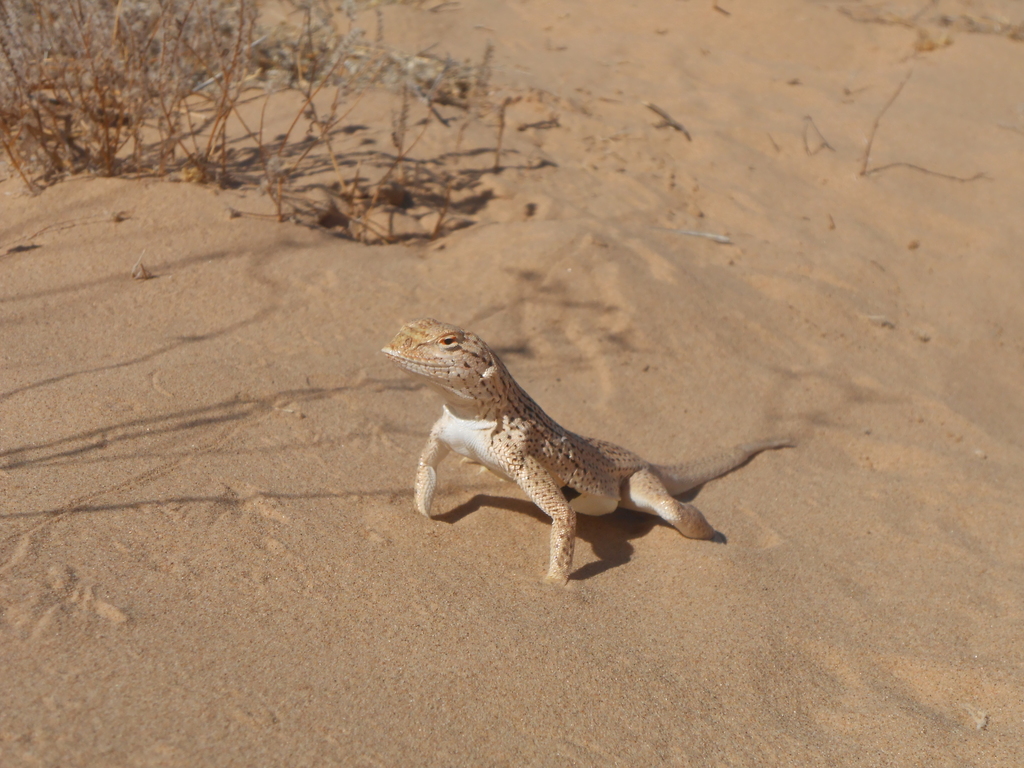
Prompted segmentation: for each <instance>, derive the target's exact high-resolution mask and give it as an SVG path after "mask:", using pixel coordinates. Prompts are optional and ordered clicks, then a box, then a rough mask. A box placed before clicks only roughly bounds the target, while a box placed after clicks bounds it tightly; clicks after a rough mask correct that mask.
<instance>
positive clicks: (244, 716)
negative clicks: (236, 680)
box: [220, 689, 279, 731]
mask: <svg viewBox="0 0 1024 768" xmlns="http://www.w3.org/2000/svg"><path fill="white" fill-rule="evenodd" d="M224 698H225V700H224V701H222V702H221V707H220V709H221V711H222V712H223V713H224V714H225V715H227V717H228V719H230V720H232V721H234V722H236V723H239V724H240V725H244V726H246V727H247V728H251V729H252V730H254V731H265V730H267V729H268V728H273V727H275V726H276V725H277V724H278V722H279V721H278V717H277V714H276V713H275V712H274V710H272V709H271V708H270V707H268V706H267V705H266V704H264V703H263V702H262V701H259V700H258V697H257V696H254V695H248V696H247V695H246V694H245V693H243V692H242V691H239V690H237V689H233V690H231V691H229V692H228V693H227V694H226V695H225V697H224Z"/></svg>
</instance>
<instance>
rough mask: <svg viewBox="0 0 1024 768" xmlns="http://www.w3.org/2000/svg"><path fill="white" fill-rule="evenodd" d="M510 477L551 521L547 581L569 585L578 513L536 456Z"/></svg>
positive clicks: (527, 458) (527, 459) (528, 459)
mask: <svg viewBox="0 0 1024 768" xmlns="http://www.w3.org/2000/svg"><path fill="white" fill-rule="evenodd" d="M510 474H511V476H512V477H513V478H514V479H515V481H516V484H517V485H518V486H519V487H520V488H522V489H523V490H524V491H525V492H526V495H527V496H529V497H530V501H532V502H533V503H534V504H536V505H537V506H538V507H540V508H541V510H542V511H543V512H544V514H546V515H547V516H548V517H550V518H551V546H550V554H549V561H548V572H547V575H545V576H544V581H546V582H548V583H550V584H565V583H566V582H567V581H568V580H569V571H570V570H571V569H572V553H573V549H574V548H575V546H576V513H575V512H574V511H573V508H572V507H570V506H569V502H567V501H566V500H565V496H564V495H562V489H561V488H559V487H558V484H557V483H556V482H555V481H554V479H553V478H552V477H551V475H550V473H549V472H548V471H547V470H546V469H545V468H544V466H543V465H542V464H541V463H540V462H539V461H537V460H536V459H535V458H533V457H532V456H527V457H526V458H525V459H524V461H523V466H522V467H521V468H520V469H519V470H518V471H516V472H511V473H510Z"/></svg>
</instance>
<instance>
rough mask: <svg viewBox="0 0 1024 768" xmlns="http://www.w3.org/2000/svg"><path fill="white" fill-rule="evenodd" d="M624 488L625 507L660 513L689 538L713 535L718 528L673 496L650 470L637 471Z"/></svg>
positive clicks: (694, 509) (623, 499)
mask: <svg viewBox="0 0 1024 768" xmlns="http://www.w3.org/2000/svg"><path fill="white" fill-rule="evenodd" d="M622 490H623V493H622V506H623V507H625V508H626V509H632V510H635V511H637V512H649V513H650V514H652V515H657V516H658V517H660V518H661V519H662V520H665V521H666V522H669V523H671V524H672V525H674V526H675V527H676V529H677V530H678V531H679V532H680V533H681V534H683V536H686V537H687V538H690V539H713V538H714V536H715V529H714V528H712V527H711V524H710V523H709V522H708V521H707V519H705V517H704V515H703V514H702V513H701V511H700V510H699V509H697V508H696V507H695V506H693V505H692V504H684V503H683V502H681V501H679V500H678V499H675V498H673V497H672V496H671V495H670V494H669V492H668V491H667V490H666V489H665V486H664V485H663V484H662V482H661V480H659V479H658V477H657V475H655V474H654V473H653V472H652V471H651V470H649V469H641V470H638V471H636V472H634V473H633V474H632V475H630V477H629V478H628V479H627V480H626V482H625V483H624V484H623V489H622Z"/></svg>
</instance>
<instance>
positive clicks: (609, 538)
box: [433, 491, 726, 581]
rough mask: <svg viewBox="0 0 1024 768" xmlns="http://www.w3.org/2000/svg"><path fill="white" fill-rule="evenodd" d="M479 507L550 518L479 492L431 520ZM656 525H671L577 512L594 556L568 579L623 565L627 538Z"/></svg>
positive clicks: (452, 518) (454, 518)
mask: <svg viewBox="0 0 1024 768" xmlns="http://www.w3.org/2000/svg"><path fill="white" fill-rule="evenodd" d="M686 495H687V496H690V497H692V496H695V495H696V493H693V492H692V491H691V492H689V493H687V494H686ZM483 507H492V508H495V509H506V510H508V511H510V512H518V513H519V514H523V515H528V516H530V517H533V518H535V519H537V520H540V521H541V522H544V523H550V522H551V518H549V517H548V516H547V515H545V514H544V513H543V512H541V511H540V509H539V508H538V507H537V506H536V505H535V504H533V503H532V502H529V501H526V500H523V499H510V498H507V497H504V496H491V495H489V494H483V493H478V494H477V495H475V496H473V498H471V499H469V500H468V501H466V502H463V503H462V504H459V505H458V506H457V507H454V508H452V509H450V510H448V511H447V512H444V513H442V514H439V515H434V516H433V519H434V520H440V521H441V522H445V523H457V522H458V521H459V520H462V519H463V518H464V517H466V516H467V515H471V514H473V513H474V512H477V511H478V510H480V509H482V508H483ZM656 526H666V527H669V528H671V527H672V526H670V525H669V524H668V523H666V522H664V521H663V520H661V519H659V518H657V517H654V516H653V515H647V514H644V513H642V512H633V511H632V510H628V509H622V508H619V509H617V510H615V511H614V512H612V513H610V514H607V515H601V516H599V517H593V516H589V515H577V516H576V537H577V538H580V539H583V540H584V541H586V542H587V543H589V544H590V546H591V547H592V548H593V550H594V554H595V555H597V557H598V559H597V560H595V561H593V562H590V563H586V564H585V565H582V566H580V567H579V568H577V569H576V570H574V571H573V572H572V574H571V575H570V576H569V578H570V579H571V580H572V581H584V580H586V579H590V578H593V577H594V576H597V575H598V574H601V573H604V572H605V571H608V570H611V569H612V568H617V567H619V566H620V565H625V564H626V563H628V562H629V561H630V560H631V559H632V557H633V552H634V550H635V548H634V547H633V545H632V544H630V543H629V540H630V539H637V538H640V537H641V536H645V535H646V534H647V533H649V532H650V531H651V530H653V529H654V528H655V527H656ZM714 541H716V542H719V543H725V541H726V538H725V536H724V535H722V534H721V533H718V532H716V533H715V538H714Z"/></svg>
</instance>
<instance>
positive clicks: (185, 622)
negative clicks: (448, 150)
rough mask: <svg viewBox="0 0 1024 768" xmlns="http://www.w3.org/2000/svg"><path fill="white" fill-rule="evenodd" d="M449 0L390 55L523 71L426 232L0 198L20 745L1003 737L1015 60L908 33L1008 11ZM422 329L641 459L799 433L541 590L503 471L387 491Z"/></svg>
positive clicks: (664, 760)
mask: <svg viewBox="0 0 1024 768" xmlns="http://www.w3.org/2000/svg"><path fill="white" fill-rule="evenodd" d="M443 5H445V7H442V8H439V9H437V10H436V11H434V12H431V11H430V10H428V9H426V8H422V9H416V8H410V7H388V8H386V9H385V18H386V19H387V33H388V36H389V42H390V43H392V44H394V45H397V46H400V47H403V48H404V49H406V50H418V49H420V48H423V47H426V46H427V45H430V44H432V43H436V44H437V50H438V51H440V52H449V53H451V54H452V55H453V56H455V57H456V58H463V57H469V56H475V57H479V55H480V53H481V51H482V50H483V47H484V45H485V43H486V41H488V40H491V41H493V43H494V45H495V53H494V75H493V85H494V87H495V88H496V89H504V90H503V91H502V93H506V94H508V95H510V96H519V97H520V99H519V101H517V102H515V103H514V104H512V105H511V106H510V107H509V111H508V124H509V129H508V130H507V131H506V136H505V143H504V146H505V155H504V164H505V165H506V168H505V169H504V170H503V172H501V173H500V174H483V175H481V176H480V179H479V184H478V185H477V186H476V187H475V188H474V189H475V191H476V194H477V195H478V197H477V198H476V199H477V201H478V203H479V205H477V206H476V207H475V209H472V208H466V210H464V211H462V213H461V214H460V215H462V216H463V217H464V219H465V223H466V224H467V225H468V226H466V227H465V228H462V229H459V230H457V231H455V232H453V233H451V234H450V235H448V236H447V237H444V238H441V239H439V240H436V241H434V242H429V241H426V240H424V239H422V238H421V239H414V240H410V241H408V242H406V243H400V244H394V245H386V246H367V245H363V244H360V243H355V242H352V241H350V240H346V239H344V238H340V237H338V236H337V233H336V232H332V231H326V230H322V229H317V228H309V227H302V226H296V225H294V224H289V223H283V224H282V223H277V222H274V221H270V220H266V219H260V218H254V217H251V216H242V217H232V216H231V215H229V209H231V208H235V209H247V206H248V209H250V210H252V209H255V207H257V206H259V205H264V206H265V205H266V202H265V199H263V201H262V202H261V198H260V197H259V195H258V193H257V192H255V191H253V190H249V191H246V190H244V189H243V190H234V191H232V190H218V189H216V188H214V187H212V186H211V185H198V184H187V183H173V182H171V181H163V180H153V179H149V180H145V179H144V180H129V179H116V180H114V179H98V178H79V179H73V180H69V181H65V182H62V183H59V184H56V185H53V186H51V187H49V188H47V189H46V190H45V191H44V192H43V193H42V194H40V195H38V196H34V197H33V196H29V195H26V194H24V193H23V192H22V190H21V187H20V182H18V181H17V180H16V179H14V178H7V180H6V181H3V182H2V183H0V354H2V361H0V644H2V645H0V647H2V655H0V659H2V674H0V764H2V765H4V766H36V765H40V766H63V767H71V766H223V765H240V766H253V765H261V766H307V765H308V766H322V765H353V766H394V765H423V766H448V765H481V766H482V765H486V766H527V765H530V766H550V765H579V766H639V765H679V766H718V765H732V766H776V765H793V766H825V765H828V766H918V765H920V766H950V767H952V766H957V767H959V766H1012V765H1019V764H1020V762H1021V759H1022V758H1021V755H1024V669H1022V665H1021V658H1022V651H1024V641H1022V637H1024V537H1022V533H1021V524H1020V522H1021V505H1022V503H1024V502H1022V501H1021V500H1022V499H1024V390H1022V381H1024V342H1022V339H1024V304H1022V302H1021V296H1022V295H1024V268H1022V266H1021V263H1020V248H1021V243H1022V242H1024V216H1021V210H1022V208H1024V194H1022V192H1021V190H1022V189H1024V135H1022V133H1024V117H1022V114H1024V66H1022V57H1024V43H1021V42H1019V41H1018V40H1015V39H1012V38H1011V37H1010V36H1009V35H1008V34H1001V33H998V32H990V33H985V32H984V31H971V30H970V28H968V27H967V26H965V23H964V22H962V21H961V23H960V26H955V25H954V26H953V27H948V28H946V27H941V26H940V25H938V24H937V23H935V22H934V18H935V17H936V16H937V15H941V14H947V15H949V16H951V17H959V16H962V15H969V16H971V17H972V18H976V19H981V18H983V17H985V16H989V17H992V18H1005V19H1007V20H1009V21H1014V22H1020V21H1021V18H1020V10H1021V9H1020V8H1019V4H1018V3H1012V2H1005V3H995V2H986V3H968V2H947V1H946V0H943V1H942V2H940V3H939V4H938V5H937V6H936V7H935V8H934V9H932V10H930V11H929V12H928V15H927V18H928V19H933V21H931V22H928V23H927V24H925V23H924V22H922V24H923V25H924V27H925V28H926V33H927V34H930V35H932V37H934V38H935V39H936V40H940V42H942V43H944V42H947V41H951V44H948V45H941V44H940V45H937V47H934V49H932V50H918V49H917V48H915V44H917V45H918V48H928V46H927V45H921V44H920V41H921V40H922V39H924V38H923V37H919V34H923V33H919V32H918V31H917V30H916V29H915V28H914V26H913V24H910V25H904V24H899V23H893V22H892V18H893V17H894V16H896V15H899V14H903V17H904V18H907V17H909V16H910V15H911V14H913V13H914V12H915V11H916V10H919V9H918V8H917V7H916V6H915V7H914V8H909V6H908V7H907V8H904V7H903V6H899V5H898V4H889V3H883V4H880V5H877V6H872V7H870V8H869V7H868V6H866V5H865V4H860V3H853V2H850V3H834V2H827V3H809V2H800V1H798V0H784V1H783V2H777V3H769V2H760V3H740V2H735V0H734V2H731V3H727V2H725V0H722V2H721V8H722V10H723V11H727V13H726V12H722V11H720V10H717V9H716V8H715V7H714V6H713V5H712V4H711V3H709V2H697V0H690V1H689V2H682V1H679V2H668V1H667V0H666V2H661V3H646V4H629V3H613V2H609V1H608V0H599V1H595V2H579V1H575V2H562V1H561V0H560V1H559V2H545V3H540V2H510V3H502V2H470V1H467V2H462V3H459V4H443ZM885 14H889V16H886V15H885ZM1014 14H1016V15H1014ZM887 20H888V23H883V22H886V21H887ZM944 34H945V35H948V38H945V37H942V35H944ZM928 39H931V38H928ZM908 73H912V74H911V75H910V79H909V80H908V81H907V82H906V84H905V85H904V86H903V90H902V91H901V92H900V94H899V96H898V98H897V99H896V100H895V101H894V102H893V103H892V106H891V107H890V108H889V109H888V110H887V111H886V112H885V113H884V115H882V118H881V119H880V120H879V121H878V123H877V130H876V131H875V133H874V140H873V145H872V149H871V156H870V157H869V158H867V163H866V164H865V145H866V143H867V140H868V138H869V136H870V135H871V133H872V126H873V125H874V124H875V121H876V119H877V118H878V116H879V114H880V113H881V111H882V109H883V107H884V106H885V104H886V102H887V101H889V99H890V98H891V97H892V96H893V94H894V93H895V92H896V89H897V88H898V86H899V85H900V83H901V82H903V81H904V79H905V78H906V77H907V75H908ZM642 101H649V102H651V103H654V104H656V105H658V106H659V107H661V108H662V109H664V110H665V111H667V112H668V113H669V114H670V115H671V116H672V117H673V118H675V119H676V120H677V121H679V122H680V123H681V124H683V125H684V126H685V127H686V129H687V130H688V131H689V132H690V134H691V135H692V138H693V140H692V141H687V139H686V137H685V136H684V135H683V134H682V133H681V132H679V131H676V130H674V129H672V128H666V127H658V124H659V122H660V120H659V118H658V117H657V116H656V115H655V114H654V113H653V112H652V111H650V110H648V109H646V108H645V107H644V106H643V105H642V104H641V102H642ZM382 109H383V108H382ZM271 117H272V118H273V115H272V116H271ZM378 117H379V120H378V121H377V122H376V123H367V124H368V125H371V126H377V127H375V128H373V130H376V131H378V133H379V135H381V136H386V134H387V132H388V131H389V130H390V123H389V120H390V117H389V114H388V113H387V112H386V111H382V112H381V114H380V115H378ZM281 119H284V117H283V116H282V117H281ZM490 120H491V122H490V123H488V122H487V120H482V122H481V126H479V127H478V128H474V129H473V130H471V131H469V132H468V133H467V137H466V144H465V148H466V149H467V150H471V149H480V150H488V151H492V150H493V148H494V141H495V138H494V136H495V133H494V126H493V118H490ZM364 122H366V121H365V119H364ZM519 126H525V127H524V128H523V129H522V130H519V129H518V127H519ZM435 151H438V148H437V147H433V146H429V145H426V144H425V145H423V147H418V148H417V151H416V152H414V153H413V154H414V155H416V154H419V156H421V157H424V158H426V157H431V156H433V155H431V153H432V152H435ZM450 162H452V163H458V162H468V160H460V159H458V158H456V159H454V160H451V161H450ZM894 163H897V164H899V163H902V164H906V165H896V166H892V167H888V168H885V166H887V165H890V164H894ZM910 165H913V166H917V168H912V167H909V166H910ZM874 169H882V170H878V171H875V172H870V171H874ZM921 169H924V170H921ZM862 170H867V171H869V173H867V174H862V173H861V171H862ZM928 171H931V173H929V172H928ZM979 173H983V174H984V177H982V178H978V179H975V180H973V181H957V180H956V179H953V178H948V177H959V178H961V179H969V178H971V177H974V176H975V175H976V174H979ZM936 174H944V175H936ZM115 212H122V215H121V216H116V217H115V216H113V214H114V213H115ZM115 219H122V220H120V221H116V220H115ZM679 229H684V230H698V231H703V232H710V233H715V234H719V235H724V236H728V238H729V239H730V240H731V244H722V243H717V242H714V241H712V240H708V239H704V238H699V237H693V236H688V235H683V234H680V233H678V232H676V231H673V230H679ZM140 258H141V259H142V262H143V263H144V264H145V266H146V267H147V269H148V270H149V271H150V272H151V273H152V275H153V276H154V277H153V279H150V280H144V281H138V280H132V279H131V278H130V273H131V271H132V266H133V265H134V264H135V263H136V261H137V260H139V259H140ZM419 316H434V317H438V318H440V319H444V320H447V321H449V322H454V323H457V324H460V325H463V326H465V327H468V328H471V329H473V330H474V331H476V332H477V333H479V334H480V335H481V336H483V337H484V338H485V339H487V340H489V341H490V342H491V343H492V344H493V346H494V347H495V348H496V349H498V350H499V352H500V353H501V354H502V355H503V357H504V360H505V361H506V363H507V365H508V366H509V368H510V369H511V370H512V372H513V373H514V374H515V375H516V377H517V378H518V380H519V381H520V382H521V383H522V384H523V386H524V387H525V388H526V389H527V390H528V391H529V392H530V393H531V394H532V395H533V396H534V398H535V399H537V400H538V401H539V402H540V403H541V405H542V406H543V407H544V408H545V409H546V410H547V411H548V412H549V413H550V414H551V415H552V416H553V417H554V418H556V419H557V420H558V421H559V422H561V423H563V424H564V425H566V426H567V427H569V428H571V429H573V430H575V431H579V432H581V433H583V434H591V435H595V436H600V437H603V438H605V439H609V440H612V441H615V442H617V443H621V444H623V445H625V446H627V447H629V448H631V449H633V450H635V451H637V452H639V453H641V454H642V455H644V456H645V457H647V458H649V459H651V460H655V461H659V462H669V461H675V460H681V459H684V458H688V457H699V456H701V455H705V454H707V453H710V452H712V451H714V450H717V449H718V448H721V447H724V446H729V445H732V444H734V443H737V442H742V441H747V440H751V439H756V438H761V437H765V436H770V435H775V434H794V435H797V436H798V437H799V445H798V447H796V448H795V449H791V450H783V451H774V452H770V453H767V454H763V455H761V456H758V457H757V458H755V459H754V460H753V461H752V462H750V463H749V464H748V465H747V466H745V467H743V468H742V469H740V470H738V471H736V472H734V473H732V474H730V475H728V476H727V477H725V478H722V479H720V480H717V481H715V482H712V483H709V484H708V485H707V486H705V487H704V488H703V489H702V490H701V491H700V492H699V494H697V496H696V498H695V499H694V503H695V504H697V505H698V506H699V507H700V508H701V509H702V510H703V511H704V513H705V514H706V515H707V517H708V519H709V520H710V521H711V523H712V524H713V525H714V526H715V528H716V529H717V530H718V531H720V532H721V533H722V534H723V535H724V537H725V538H726V539H727V543H725V544H714V543H709V542H695V541H690V540H686V539H684V538H682V537H681V536H680V535H679V534H678V533H677V532H676V531H675V530H674V529H672V528H670V527H668V526H666V525H664V524H661V523H659V522H657V521H655V520H654V519H653V518H650V517H645V516H642V515H638V514H633V513H627V512H623V511H620V512H617V513H615V514H614V515H611V516H609V517H605V518H600V519H582V520H581V521H580V526H579V535H580V540H579V541H578V543H577V548H576V561H575V565H574V569H575V570H574V574H573V578H572V580H571V581H570V582H569V585H568V586H567V587H566V588H565V589H552V588H550V587H547V586H545V585H543V584H542V583H541V577H542V575H543V572H544V568H545V566H546V560H547V536H548V523H547V521H546V520H545V518H544V517H543V515H542V514H541V513H540V512H539V510H537V509H536V508H535V507H533V506H532V505H530V504H529V503H528V502H526V501H525V499H524V496H523V494H522V493H521V492H520V491H519V490H518V489H517V488H515V487H514V486H511V485H508V484H504V483H502V482H501V481H499V480H498V479H497V478H494V477H492V476H490V475H487V474H481V473H480V472H479V471H478V470H477V469H476V468H474V467H471V466H467V465H465V464H460V463H459V462H457V461H455V460H449V461H448V462H447V463H446V464H445V465H443V467H442V472H441V485H440V490H439V493H438V497H437V499H436V501H435V510H436V512H437V517H436V519H434V520H428V519H425V518H423V517H421V516H419V515H418V514H416V513H415V512H414V510H413V506H412V477H413V471H414V467H415V462H416V459H417V456H418V453H419V450H420V448H421V446H422V444H423V442H424V440H425V437H426V433H427V431H428V430H429V427H430V424H431V423H432V421H433V419H434V418H436V416H437V414H438V413H439V410H440V403H439V401H438V399H437V397H436V396H435V395H433V394H432V393H431V392H429V391H427V390H426V389H424V388H422V387H420V386H419V385H417V384H415V383H414V382H413V381H412V380H411V379H409V378H407V377H406V376H404V375H403V374H402V372H401V371H399V370H398V369H397V368H395V367H393V366H391V365H390V364H389V363H388V362H387V360H386V359H385V358H384V357H383V355H381V354H380V353H379V349H380V348H381V347H382V346H383V345H384V344H385V343H387V342H388V341H389V340H390V338H391V337H392V336H393V334H394V333H395V332H396V331H397V329H398V328H399V327H400V325H401V324H402V323H403V322H405V321H407V320H410V319H413V318H415V317H419Z"/></svg>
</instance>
